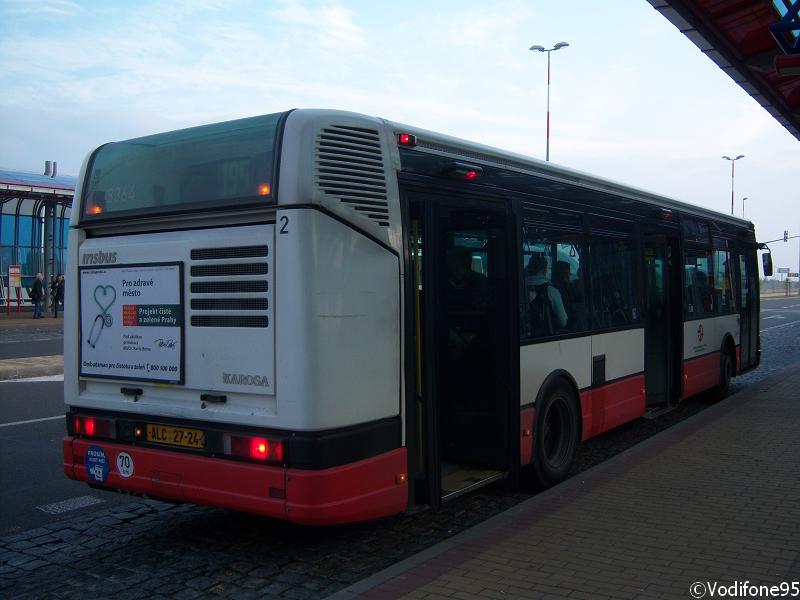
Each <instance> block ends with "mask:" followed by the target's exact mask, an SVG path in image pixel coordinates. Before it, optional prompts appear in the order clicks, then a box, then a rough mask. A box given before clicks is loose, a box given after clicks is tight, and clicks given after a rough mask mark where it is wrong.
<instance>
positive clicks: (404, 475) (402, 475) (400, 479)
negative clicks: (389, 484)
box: [394, 473, 408, 485]
mask: <svg viewBox="0 0 800 600" xmlns="http://www.w3.org/2000/svg"><path fill="white" fill-rule="evenodd" d="M394 481H395V483H397V484H398V485H400V484H403V483H405V482H406V481H408V474H407V473H400V474H399V475H397V477H395V478H394Z"/></svg>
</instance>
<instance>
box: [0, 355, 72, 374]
mask: <svg viewBox="0 0 800 600" xmlns="http://www.w3.org/2000/svg"><path fill="white" fill-rule="evenodd" d="M62 373H64V356H63V355H60V354H59V355H56V356H37V357H32V358H12V359H8V360H0V381H11V380H14V379H27V378H29V377H43V376H45V375H61V374H62Z"/></svg>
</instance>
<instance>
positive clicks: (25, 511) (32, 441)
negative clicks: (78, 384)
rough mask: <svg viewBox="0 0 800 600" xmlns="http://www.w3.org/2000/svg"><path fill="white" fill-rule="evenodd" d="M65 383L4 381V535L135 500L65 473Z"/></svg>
mask: <svg viewBox="0 0 800 600" xmlns="http://www.w3.org/2000/svg"><path fill="white" fill-rule="evenodd" d="M62 386H63V384H62V382H61V381H46V382H14V381H6V382H0V506H2V510H0V536H2V535H5V534H8V533H13V532H16V531H21V530H23V529H28V528H33V527H39V526H41V525H45V524H48V523H53V522H56V521H60V520H63V519H67V518H72V517H75V516H79V515H81V514H83V513H86V512H92V511H95V510H97V509H98V508H106V507H108V506H112V505H115V504H121V503H127V502H130V501H131V498H130V497H129V496H124V495H121V494H115V493H112V492H104V491H99V490H94V489H91V488H89V487H87V486H86V485H84V484H82V483H79V482H77V481H72V480H70V479H67V477H66V476H65V475H64V472H63V471H62V469H61V443H60V441H61V438H62V437H63V436H64V432H65V426H64V399H63V387H62ZM58 503H61V504H58ZM48 511H49V512H48Z"/></svg>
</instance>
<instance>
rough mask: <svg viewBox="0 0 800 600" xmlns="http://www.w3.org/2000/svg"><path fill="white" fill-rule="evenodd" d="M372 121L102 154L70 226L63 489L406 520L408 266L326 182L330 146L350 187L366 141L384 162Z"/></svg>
mask: <svg viewBox="0 0 800 600" xmlns="http://www.w3.org/2000/svg"><path fill="white" fill-rule="evenodd" d="M331 120H333V121H334V122H335V123H333V124H332V121H331ZM364 120H367V119H366V118H363V117H358V116H357V115H350V114H348V113H331V112H330V111H293V112H289V113H279V114H273V115H266V116H262V117H254V118H249V119H241V120H238V121H231V122H227V123H221V124H215V125H207V126H202V127H196V128H192V129H185V130H181V131H175V132H171V133H165V134H157V135H152V136H148V137H143V138H138V139H133V140H128V141H124V142H117V143H110V144H106V145H104V146H101V147H100V148H98V149H97V150H95V151H94V152H93V153H91V154H90V156H89V157H88V158H87V159H86V162H85V163H84V166H83V168H82V172H81V176H80V179H79V186H78V189H77V190H76V196H75V198H76V203H80V204H79V206H76V208H75V209H74V210H73V217H72V223H71V229H70V232H69V267H68V270H67V278H68V279H67V281H68V285H67V290H68V297H67V303H66V314H65V317H66V319H65V338H64V347H65V365H64V370H65V377H64V387H65V394H64V396H65V403H66V405H67V419H66V421H67V436H66V437H65V438H64V440H63V453H64V471H65V473H66V474H67V476H68V477H70V478H72V479H76V480H79V481H84V482H86V483H87V484H89V485H91V486H94V487H98V488H102V489H108V490H116V491H121V492H128V493H134V494H141V495H145V496H148V497H153V498H160V499H167V500H173V501H179V502H194V503H198V504H206V505H211V506H217V507H223V508H230V509H235V510H242V511H248V512H252V513H258V514H263V515H269V516H273V517H277V518H281V519H288V520H291V521H294V522H300V523H309V524H327V523H341V522H348V521H354V520H361V519H369V518H375V517H380V516H384V515H390V514H396V513H398V512H401V511H403V510H404V509H405V508H406V507H407V504H408V489H407V485H406V476H405V473H406V468H407V467H406V456H405V449H404V448H403V447H402V426H401V420H400V419H401V415H400V397H401V392H402V390H401V378H400V368H401V365H400V355H401V348H400V344H401V341H400V291H399V290H400V277H401V274H400V261H399V257H398V255H397V253H396V252H394V251H393V249H392V248H391V246H390V245H388V244H386V243H382V241H381V239H380V236H379V235H375V234H373V233H371V232H370V231H369V223H372V222H373V221H374V220H373V221H366V222H362V220H359V218H358V216H357V215H356V216H353V217H352V218H350V217H348V215H349V214H350V213H348V212H346V211H345V212H344V213H342V212H341V211H338V209H337V210H331V209H326V208H325V203H326V202H328V201H332V200H334V199H333V198H327V197H326V196H325V193H324V190H322V192H320V189H319V188H320V182H319V181H318V180H319V174H320V169H322V168H323V167H324V165H325V161H326V160H327V159H326V153H327V152H328V151H329V150H326V148H330V147H335V148H338V150H336V151H335V153H338V156H339V160H338V163H336V161H333V162H334V163H336V164H333V166H331V167H330V168H329V169H328V170H330V169H332V170H333V172H334V175H336V178H337V179H340V180H341V179H348V177H346V175H347V174H348V173H352V172H353V171H354V170H356V171H357V165H358V164H360V163H363V162H364V161H363V157H361V156H360V153H361V151H360V150H358V148H357V146H358V144H359V143H361V144H362V145H363V144H365V143H367V142H369V144H368V145H369V146H371V147H372V148H373V150H374V151H375V153H376V156H379V157H380V156H383V153H384V146H385V145H386V140H385V139H384V138H385V136H384V135H383V134H382V133H381V130H380V123H379V122H377V121H375V120H371V121H370V120H367V121H368V122H367V123H366V124H365V123H362V122H361V121H364ZM336 123H338V125H336ZM326 127H327V129H329V130H330V129H331V127H334V128H335V127H339V129H333V131H334V134H333V135H332V136H330V135H329V136H327V137H328V138H329V139H328V141H326V135H325V133H324V132H325V130H326ZM337 131H338V132H339V133H336V132H337ZM348 136H349V137H348ZM331 140H332V141H331ZM359 140H360V142H359ZM335 148H334V149H335ZM348 161H349V162H348ZM379 167H380V169H382V170H383V171H384V174H383V175H382V176H383V177H384V178H385V179H387V180H390V179H391V178H390V177H389V175H390V173H391V169H390V165H389V161H385V164H384V162H381V163H380V165H379ZM373 170H375V171H377V169H373ZM350 178H351V179H352V177H350ZM279 184H280V192H279V189H278V188H279ZM390 192H391V190H390ZM339 200H341V199H339ZM339 204H342V203H341V202H340V203H339ZM342 206H344V205H343V204H342ZM392 210H394V209H392ZM384 219H385V217H384ZM397 221H398V222H399V219H397ZM365 223H366V224H365ZM398 226H399V225H398ZM387 235H388V234H387ZM397 237H398V239H399V236H397Z"/></svg>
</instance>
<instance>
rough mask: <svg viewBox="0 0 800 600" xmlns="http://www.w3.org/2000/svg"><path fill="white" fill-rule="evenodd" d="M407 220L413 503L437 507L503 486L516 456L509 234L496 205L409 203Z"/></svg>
mask: <svg viewBox="0 0 800 600" xmlns="http://www.w3.org/2000/svg"><path fill="white" fill-rule="evenodd" d="M409 211H410V227H409V238H410V239H409V246H410V248H409V254H410V255H411V257H412V259H411V261H410V262H411V271H412V277H413V279H414V283H413V285H412V297H413V298H412V301H411V302H412V305H413V307H414V309H415V310H414V315H415V316H414V326H413V327H414V330H415V335H414V338H415V346H416V349H415V359H416V360H415V363H416V365H415V383H416V393H417V406H416V410H415V411H414V412H416V414H417V423H416V424H413V423H410V422H409V426H408V427H409V429H411V428H412V427H413V428H414V430H413V431H412V434H413V433H416V435H417V437H418V442H419V443H418V456H417V459H418V461H419V465H420V466H421V470H422V471H423V472H424V477H423V479H424V482H423V481H420V482H418V484H417V488H418V495H417V498H416V499H417V501H418V502H424V503H426V504H430V505H433V506H436V505H438V504H439V503H441V502H442V501H446V500H449V499H452V498H455V497H457V496H459V495H461V494H463V493H465V492H467V491H470V490H472V489H475V488H477V487H480V486H482V485H486V484H488V483H491V482H493V481H497V480H499V479H502V478H504V477H506V476H507V474H508V473H509V472H510V471H512V470H513V469H514V464H513V459H512V457H513V456H514V455H515V453H516V455H517V456H518V454H519V450H518V448H517V447H516V444H515V440H514V436H513V435H512V433H511V432H512V431H514V430H515V429H514V428H515V427H518V424H517V422H516V421H514V419H515V418H516V419H518V418H519V406H518V405H516V406H515V404H517V403H516V402H515V399H516V396H515V395H514V392H513V390H514V389H515V388H516V386H513V385H512V383H511V382H512V380H513V377H514V374H515V373H516V370H515V369H514V364H515V363H514V362H513V361H514V360H516V361H517V363H516V364H518V358H515V357H516V356H517V354H516V353H517V352H518V348H517V349H516V352H515V351H514V348H515V346H514V344H512V343H511V342H512V336H511V332H512V330H513V327H515V325H516V321H515V314H516V313H515V309H516V305H515V304H513V305H512V304H511V303H512V299H513V298H515V297H516V296H515V295H514V294H512V286H514V285H516V281H515V271H514V268H513V260H512V259H511V258H510V257H511V256H512V254H513V253H512V251H511V246H510V240H512V239H513V235H512V233H513V231H514V230H513V227H512V223H513V221H512V220H511V218H510V216H509V214H508V210H507V208H506V206H505V205H501V204H499V203H489V202H479V201H466V200H464V199H462V198H459V199H458V200H457V201H456V200H454V199H452V198H451V196H449V195H433V194H430V195H429V194H425V195H424V196H422V195H420V196H417V195H413V196H411V201H410V204H409ZM513 409H516V410H513ZM410 412H411V411H410ZM517 443H518V442H517Z"/></svg>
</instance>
